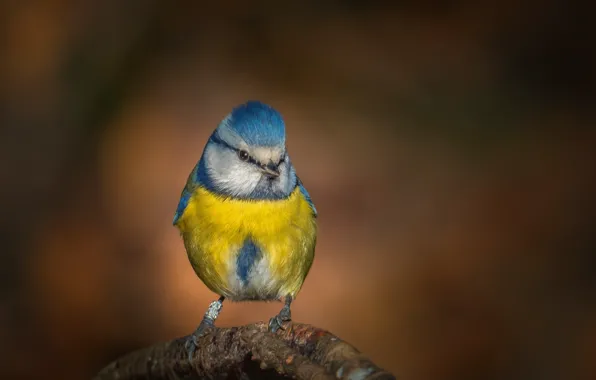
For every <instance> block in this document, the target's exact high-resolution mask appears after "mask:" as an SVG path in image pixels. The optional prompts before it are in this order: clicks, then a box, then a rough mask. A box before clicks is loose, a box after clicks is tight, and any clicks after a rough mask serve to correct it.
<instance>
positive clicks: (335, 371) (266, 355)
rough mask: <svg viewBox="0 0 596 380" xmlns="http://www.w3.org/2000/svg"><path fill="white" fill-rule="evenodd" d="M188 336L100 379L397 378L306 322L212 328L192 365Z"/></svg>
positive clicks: (129, 358) (130, 359)
mask: <svg viewBox="0 0 596 380" xmlns="http://www.w3.org/2000/svg"><path fill="white" fill-rule="evenodd" d="M186 338H187V337H182V338H178V339H175V340H172V341H169V342H166V343H160V344H156V345H154V346H151V347H147V348H143V349H140V350H138V351H134V352H132V353H129V354H127V355H125V356H123V357H121V358H119V359H117V360H116V361H114V362H112V363H111V364H109V365H108V366H107V367H105V368H104V369H102V370H101V371H100V372H99V373H98V374H97V376H96V377H95V379H96V380H110V379H119V380H132V379H199V378H204V379H262V378H265V379H277V378H296V379H301V380H302V379H303V380H306V379H336V378H337V379H350V380H360V379H374V380H381V379H383V380H389V379H395V377H394V376H393V375H392V374H390V373H389V372H386V371H384V370H382V369H381V368H379V367H377V366H376V365H375V364H374V363H373V362H372V361H370V360H369V359H368V358H366V357H365V356H364V355H362V354H361V353H360V352H359V351H358V350H356V349H355V348H354V347H352V346H351V345H350V344H348V343H346V342H344V341H342V340H341V339H339V338H338V337H336V336H335V335H333V334H331V333H330V332H328V331H325V330H322V329H319V328H317V327H313V326H310V325H306V324H301V323H294V322H287V323H285V324H284V329H283V330H281V329H280V330H279V331H278V332H277V333H276V334H272V333H271V332H268V331H267V324H265V323H263V322H259V323H255V324H251V325H246V326H241V327H231V328H216V329H212V330H211V331H209V332H208V333H207V334H205V335H204V336H202V337H201V338H200V339H199V344H198V348H197V350H196V352H195V354H194V356H193V358H192V360H190V361H189V360H188V357H187V352H186V348H185V341H186Z"/></svg>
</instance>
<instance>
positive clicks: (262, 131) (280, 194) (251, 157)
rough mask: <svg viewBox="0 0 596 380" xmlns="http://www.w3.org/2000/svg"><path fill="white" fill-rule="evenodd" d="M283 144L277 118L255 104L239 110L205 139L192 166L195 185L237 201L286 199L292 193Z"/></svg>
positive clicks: (293, 184)
mask: <svg viewBox="0 0 596 380" xmlns="http://www.w3.org/2000/svg"><path fill="white" fill-rule="evenodd" d="M285 141H286V133H285V124H284V121H283V118H282V116H281V115H280V114H279V112H277V111H276V110H275V109H273V108H272V107H270V106H268V105H266V104H263V103H261V102H257V101H250V102H247V103H245V104H242V105H240V106H238V107H236V108H234V109H233V110H232V112H231V113H230V114H229V115H227V116H226V117H225V118H224V119H223V120H222V121H221V123H220V124H219V126H218V127H217V129H216V130H215V131H214V132H213V134H212V135H211V137H210V138H209V141H208V142H207V145H206V146H205V150H204V151H203V156H202V157H201V161H200V162H199V164H198V166H197V171H196V181H197V182H198V183H199V184H200V185H201V186H205V187H206V188H208V189H209V190H211V191H214V192H217V193H219V194H223V195H227V196H231V197H236V198H244V199H281V198H285V197H287V196H288V195H289V194H290V193H291V192H292V190H293V189H294V188H295V187H296V174H295V172H294V169H293V167H292V165H291V163H290V159H289V157H288V155H287V152H286V146H285Z"/></svg>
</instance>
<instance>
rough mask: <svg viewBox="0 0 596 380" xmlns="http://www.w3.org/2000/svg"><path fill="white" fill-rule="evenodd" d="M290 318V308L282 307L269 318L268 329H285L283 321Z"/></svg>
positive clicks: (272, 330)
mask: <svg viewBox="0 0 596 380" xmlns="http://www.w3.org/2000/svg"><path fill="white" fill-rule="evenodd" d="M291 320H292V315H291V313H290V308H289V307H284V308H283V309H281V311H280V312H279V314H277V315H276V316H275V317H273V318H271V319H270V320H269V330H270V331H271V332H273V333H275V332H276V331H277V330H279V329H282V330H285V328H284V326H283V323H284V322H287V321H291Z"/></svg>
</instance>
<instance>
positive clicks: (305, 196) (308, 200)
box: [296, 177, 319, 218]
mask: <svg viewBox="0 0 596 380" xmlns="http://www.w3.org/2000/svg"><path fill="white" fill-rule="evenodd" d="M296 178H297V180H298V187H300V192H301V193H302V195H304V198H305V199H306V201H307V202H308V205H309V206H310V208H311V209H312V213H313V215H314V217H315V218H316V217H317V216H318V215H319V214H318V213H317V208H316V207H315V204H314V203H313V201H312V199H311V198H310V194H309V193H308V191H307V190H306V187H304V185H303V184H302V181H301V180H300V178H298V177H296Z"/></svg>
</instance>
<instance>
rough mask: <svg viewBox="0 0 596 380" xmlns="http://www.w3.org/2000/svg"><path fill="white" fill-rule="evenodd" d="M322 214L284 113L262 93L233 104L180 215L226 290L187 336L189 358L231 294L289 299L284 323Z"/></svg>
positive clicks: (184, 233) (190, 183) (178, 221)
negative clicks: (295, 159) (289, 144)
mask: <svg viewBox="0 0 596 380" xmlns="http://www.w3.org/2000/svg"><path fill="white" fill-rule="evenodd" d="M317 216H318V213H317V209H316V207H315V205H314V203H313V201H312V199H311V196H310V194H309V193H308V191H307V190H306V188H305V186H304V184H303V183H302V181H301V180H300V178H299V177H298V175H297V174H296V170H295V168H294V166H293V165H292V162H291V161H290V156H289V155H288V152H287V148H286V126H285V122H284V119H283V117H282V115H281V114H280V113H279V112H278V111H277V110H276V109H274V108H273V107H272V106H270V105H268V104H265V103H263V102H261V101H256V100H250V101H247V102H246V103H244V104H240V105H238V106H236V107H234V108H232V110H231V112H230V113H229V114H228V115H227V116H225V117H224V118H223V119H222V120H221V122H220V123H219V124H218V126H217V127H216V128H215V130H214V131H213V133H212V134H211V135H210V137H209V139H208V140H207V143H206V144H205V146H204V149H203V152H202V155H201V157H200V159H199V161H198V162H197V164H196V165H195V166H194V168H193V169H192V171H191V172H190V174H189V176H188V179H187V181H186V185H185V186H184V188H183V190H182V193H181V195H180V200H179V202H178V207H177V208H176V212H175V214H174V219H173V225H174V226H175V227H177V229H178V230H179V232H180V235H181V237H182V240H183V242H184V247H185V250H186V253H187V256H188V259H189V261H190V264H191V266H192V268H193V269H194V272H195V273H196V275H197V276H198V277H199V278H200V280H201V281H202V282H203V283H204V284H205V285H206V286H207V288H209V290H211V291H212V292H213V293H215V294H217V295H219V296H220V297H219V299H217V300H216V301H213V302H212V303H211V304H210V305H209V307H208V309H207V311H206V312H205V314H204V316H203V318H202V320H201V322H200V324H199V325H198V327H197V329H196V331H195V332H194V333H193V334H191V335H190V336H189V338H188V339H187V341H186V348H187V350H188V355H189V358H192V356H193V353H194V351H195V350H196V348H197V346H198V339H199V338H200V337H201V336H202V335H204V334H205V333H206V332H207V331H208V330H209V329H210V328H213V327H215V320H216V319H217V317H218V315H219V313H220V311H221V309H222V307H223V302H224V300H226V299H228V300H230V301H233V302H241V301H280V302H281V301H282V299H283V302H284V304H283V307H282V309H281V310H280V312H279V313H278V314H277V315H275V316H274V317H272V318H271V319H270V320H269V325H268V327H269V330H270V331H272V332H276V331H277V330H278V329H280V328H282V329H283V325H282V324H283V323H284V322H286V321H290V320H291V304H292V301H293V300H294V299H295V298H296V296H297V294H298V292H299V291H300V289H301V288H302V285H303V283H304V281H305V279H306V277H307V275H308V273H309V271H310V269H311V266H312V264H313V261H314V255H315V245H316V240H317V222H316V219H317Z"/></svg>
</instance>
